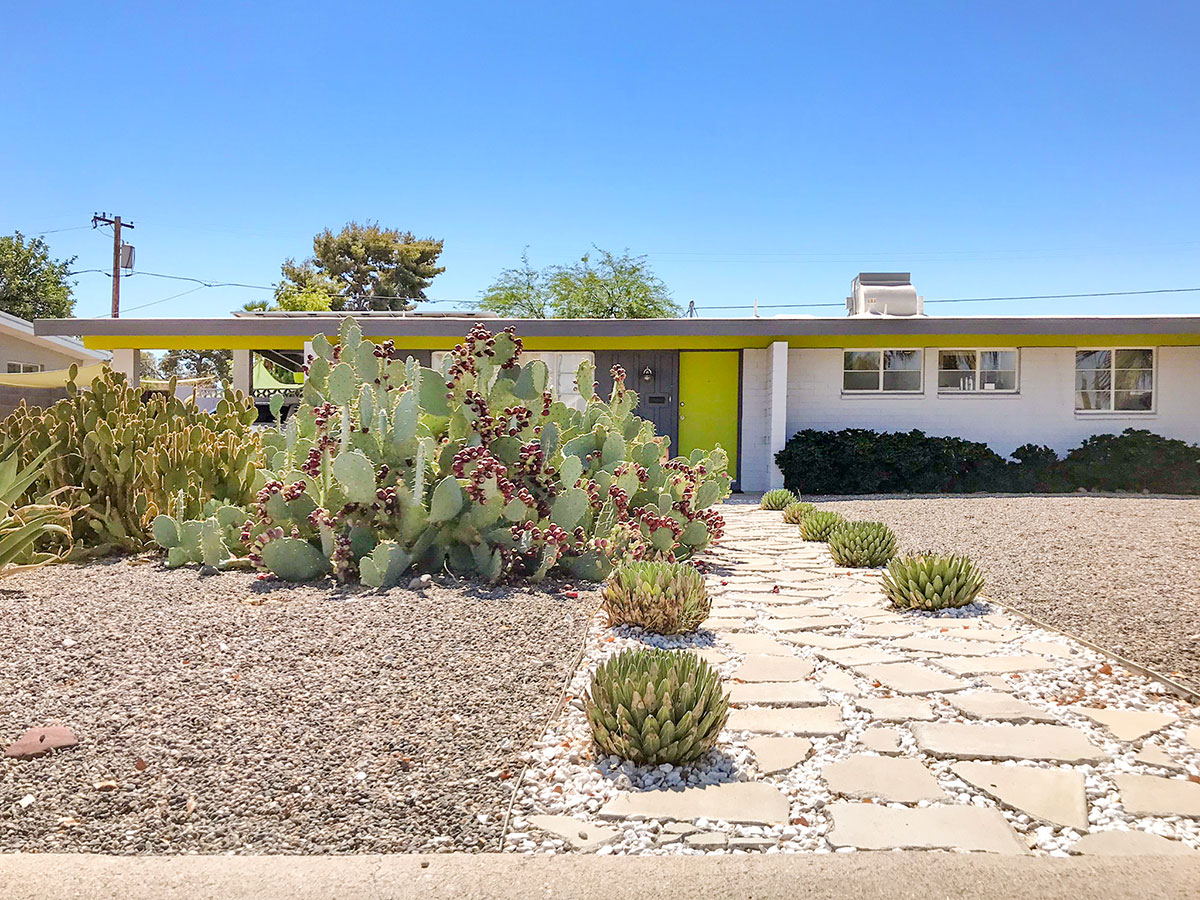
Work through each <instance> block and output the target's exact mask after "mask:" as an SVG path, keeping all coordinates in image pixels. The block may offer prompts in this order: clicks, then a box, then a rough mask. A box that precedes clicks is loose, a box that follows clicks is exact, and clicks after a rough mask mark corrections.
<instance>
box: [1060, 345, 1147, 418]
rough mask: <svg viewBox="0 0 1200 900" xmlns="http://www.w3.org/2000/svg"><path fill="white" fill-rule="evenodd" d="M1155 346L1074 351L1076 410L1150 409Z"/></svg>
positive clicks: (1123, 410) (1119, 410) (1129, 410)
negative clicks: (1153, 347)
mask: <svg viewBox="0 0 1200 900" xmlns="http://www.w3.org/2000/svg"><path fill="white" fill-rule="evenodd" d="M1153 409H1154V350H1153V349H1152V348H1138V349H1121V350H1116V349H1114V350H1076V351H1075V410H1076V412H1110V411H1118V412H1151V411H1153Z"/></svg>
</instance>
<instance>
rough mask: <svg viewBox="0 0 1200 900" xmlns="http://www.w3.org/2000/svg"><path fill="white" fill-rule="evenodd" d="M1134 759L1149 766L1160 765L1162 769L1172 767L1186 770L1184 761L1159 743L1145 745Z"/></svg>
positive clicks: (1180, 770) (1179, 770) (1178, 770)
mask: <svg viewBox="0 0 1200 900" xmlns="http://www.w3.org/2000/svg"><path fill="white" fill-rule="evenodd" d="M1134 759H1136V760H1137V761H1138V762H1140V763H1145V764H1146V765H1148V766H1158V767H1159V768H1162V769H1172V770H1174V771H1177V772H1182V771H1183V770H1184V766H1183V763H1181V762H1180V761H1179V760H1177V759H1176V758H1175V757H1173V756H1172V755H1171V754H1170V753H1168V752H1167V751H1166V750H1164V749H1163V748H1162V747H1160V746H1158V745H1157V744H1146V745H1144V746H1143V747H1142V749H1141V750H1139V751H1138V755H1137V756H1135V757H1134Z"/></svg>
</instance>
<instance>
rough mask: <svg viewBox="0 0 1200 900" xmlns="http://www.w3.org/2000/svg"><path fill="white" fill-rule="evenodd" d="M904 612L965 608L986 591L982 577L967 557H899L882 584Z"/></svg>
mask: <svg viewBox="0 0 1200 900" xmlns="http://www.w3.org/2000/svg"><path fill="white" fill-rule="evenodd" d="M880 583H881V584H882V585H883V590H884V593H885V594H887V597H888V599H889V600H891V601H892V605H893V606H897V607H900V608H901V609H930V610H937V609H953V608H956V607H959V606H966V605H967V604H968V603H970V602H971V601H973V600H974V599H975V598H976V597H977V596H978V595H979V592H980V591H981V590H983V576H982V575H981V574H980V572H979V569H978V567H977V566H976V565H975V564H974V563H973V562H971V560H970V559H968V558H967V557H965V556H959V555H958V554H954V553H949V554H944V553H918V554H913V555H909V556H897V557H895V558H894V559H893V560H892V561H891V562H890V563H888V567H887V571H886V572H884V574H883V578H882V579H881V582H880Z"/></svg>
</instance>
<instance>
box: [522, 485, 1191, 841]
mask: <svg viewBox="0 0 1200 900" xmlns="http://www.w3.org/2000/svg"><path fill="white" fill-rule="evenodd" d="M722 512H723V514H724V515H725V517H726V522H727V525H726V532H725V534H726V536H725V538H724V540H723V541H722V542H721V544H720V545H719V546H718V547H715V548H713V549H712V550H710V551H709V552H708V553H706V554H704V556H703V562H704V564H705V566H706V569H707V572H708V583H709V590H710V593H711V594H712V595H713V597H714V602H713V611H712V617H711V618H710V619H709V620H708V621H707V622H706V623H705V624H704V626H703V628H702V629H701V630H700V631H698V632H696V633H695V634H693V635H687V636H684V637H682V638H664V637H662V636H660V635H649V634H645V633H642V632H641V631H640V630H639V629H633V628H617V629H611V628H608V627H607V626H605V625H604V623H603V617H602V616H599V615H598V616H597V619H596V621H595V622H594V623H593V626H592V629H591V633H590V636H589V643H588V645H587V647H586V649H585V653H584V658H583V664H582V665H581V667H580V670H579V672H578V673H577V674H576V676H575V678H574V680H573V682H572V684H571V688H570V691H571V695H572V696H571V700H570V702H569V703H568V704H567V706H566V708H565V710H564V713H563V715H562V716H561V717H560V718H559V720H558V721H555V722H553V723H551V725H550V727H549V729H548V730H547V732H546V734H545V736H544V738H543V739H542V740H541V741H540V742H539V743H538V744H537V745H536V746H535V747H534V748H533V749H532V750H531V752H530V754H529V767H528V770H527V771H526V773H525V775H524V777H523V780H522V783H521V784H520V785H519V787H518V792H517V798H516V802H515V806H514V813H513V819H512V822H511V823H510V826H509V832H508V834H507V836H506V839H505V849H507V850H511V851H518V852H521V851H523V852H560V851H564V850H570V849H576V850H586V851H592V852H597V853H659V854H663V853H704V852H721V853H728V852H756V851H765V852H768V853H771V852H816V853H829V852H853V851H855V850H889V849H931V850H960V851H980V852H989V853H1001V854H1028V853H1037V854H1051V855H1057V856H1061V855H1067V854H1072V853H1083V854H1104V855H1129V854H1134V855H1142V854H1179V853H1195V852H1197V851H1198V850H1200V718H1198V717H1200V707H1196V708H1193V707H1192V706H1191V705H1190V704H1189V703H1187V702H1185V701H1183V700H1181V699H1179V698H1177V697H1175V696H1173V695H1172V694H1170V693H1168V692H1167V690H1166V688H1165V687H1164V686H1162V685H1160V684H1158V683H1157V682H1154V681H1152V680H1150V679H1148V678H1146V677H1144V676H1142V675H1138V674H1135V673H1131V672H1127V671H1125V670H1123V669H1121V668H1120V667H1119V666H1116V665H1114V664H1112V663H1110V662H1109V661H1108V660H1107V659H1106V658H1105V657H1103V656H1102V655H1100V654H1098V653H1095V652H1093V651H1091V650H1089V649H1087V648H1086V647H1083V646H1081V645H1079V644H1077V643H1075V642H1073V641H1071V640H1070V639H1068V638H1066V637H1063V636H1062V635H1059V634H1056V633H1053V632H1048V631H1043V630H1040V629H1037V628H1034V627H1032V626H1031V625H1029V624H1028V623H1026V622H1025V621H1024V620H1022V619H1020V618H1019V617H1016V616H1009V615H1006V614H1005V613H1004V612H1003V611H1002V610H1000V609H998V608H996V607H994V606H992V605H991V604H989V603H988V602H986V601H981V602H977V603H975V604H973V605H971V606H969V607H965V608H963V609H961V610H951V611H947V612H944V613H941V614H930V613H912V612H898V611H893V610H891V609H889V608H888V604H887V601H886V599H885V598H884V596H883V593H882V591H881V589H880V588H879V575H880V572H879V570H864V569H850V570H847V569H839V568H837V567H835V566H834V565H833V562H832V560H831V558H830V556H829V553H828V550H827V549H826V546H825V545H824V544H819V543H806V542H804V541H801V540H800V537H799V534H798V530H797V528H796V527H795V526H792V525H788V524H786V523H784V522H783V520H782V517H781V515H780V514H779V513H777V512H768V511H763V510H759V509H757V508H754V507H749V506H741V505H727V506H726V507H724V509H723V510H722ZM637 644H653V645H655V646H661V647H668V648H677V649H692V650H696V651H697V652H699V653H700V654H701V655H702V656H704V657H705V658H706V659H707V660H708V661H709V662H710V663H713V664H714V665H716V666H717V667H718V669H719V670H720V672H721V674H722V676H723V677H724V678H725V681H726V686H727V687H728V689H729V691H730V697H731V710H730V715H729V721H728V723H727V727H726V730H725V731H724V732H723V733H722V736H721V741H720V743H719V744H718V747H717V749H716V750H714V751H713V752H711V753H710V754H708V756H707V757H705V758H704V759H703V760H701V761H700V762H698V763H697V764H695V765H693V766H689V767H686V768H684V769H680V768H678V767H672V766H659V767H636V766H633V765H632V764H630V763H623V762H622V761H620V760H618V759H616V758H611V757H610V758H601V759H597V758H596V757H595V753H594V749H593V745H592V743H591V738H590V733H589V731H588V726H587V722H586V718H585V717H584V714H583V701H582V699H581V698H582V696H583V695H584V694H585V692H586V690H587V686H588V683H589V681H590V677H591V672H592V670H593V669H594V668H595V666H596V665H597V664H598V663H599V662H600V661H602V660H603V659H604V658H606V657H607V656H609V655H611V654H613V653H616V652H619V651H621V650H623V649H625V648H627V647H629V646H635V645H637Z"/></svg>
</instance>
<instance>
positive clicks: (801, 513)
mask: <svg viewBox="0 0 1200 900" xmlns="http://www.w3.org/2000/svg"><path fill="white" fill-rule="evenodd" d="M816 508H817V506H816V504H815V503H801V502H800V501H799V500H797V501H796V502H795V503H789V504H788V505H787V506H785V507H784V509H783V521H785V522H787V523H788V524H789V525H799V524H800V520H801V519H803V518H804V517H805V516H807V515H808V514H809V513H810V512H815V511H816Z"/></svg>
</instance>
